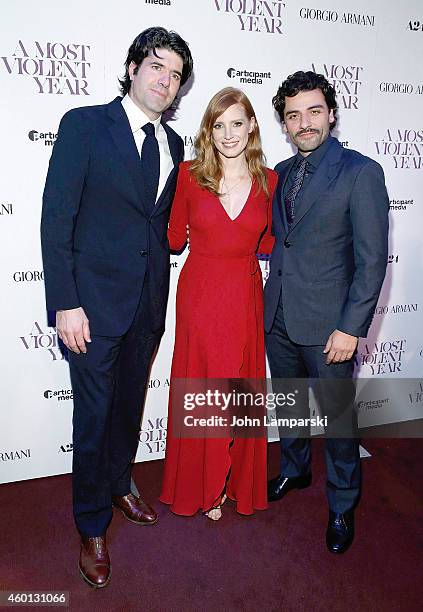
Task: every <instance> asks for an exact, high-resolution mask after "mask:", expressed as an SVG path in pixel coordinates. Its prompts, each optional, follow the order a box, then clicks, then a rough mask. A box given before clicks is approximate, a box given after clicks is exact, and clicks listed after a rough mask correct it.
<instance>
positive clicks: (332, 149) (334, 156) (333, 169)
mask: <svg viewBox="0 0 423 612" xmlns="http://www.w3.org/2000/svg"><path fill="white" fill-rule="evenodd" d="M342 151H343V148H342V145H341V144H340V143H339V142H338V140H336V138H332V139H331V144H330V146H329V148H328V150H327V152H326V155H325V156H324V157H323V159H322V161H321V162H320V164H319V167H318V168H317V170H316V172H315V173H314V174H313V176H312V178H311V180H310V182H309V184H308V185H307V187H306V189H305V191H304V193H303V194H302V197H301V198H300V201H299V202H298V208H297V207H296V208H295V215H294V222H293V224H292V226H291V230H290V231H291V232H292V230H293V229H294V228H295V226H296V225H298V223H300V222H301V219H302V218H303V217H304V216H305V215H306V214H307V213H308V212H309V211H310V209H311V208H312V207H313V206H314V204H315V203H316V202H317V201H318V200H319V199H320V196H321V195H322V193H323V192H324V191H326V189H327V188H328V187H329V185H330V183H331V182H332V181H333V179H334V178H335V177H336V175H337V174H338V169H339V164H340V162H341V155H342Z"/></svg>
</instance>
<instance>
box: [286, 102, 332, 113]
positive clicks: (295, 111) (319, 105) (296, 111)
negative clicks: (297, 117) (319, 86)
mask: <svg viewBox="0 0 423 612" xmlns="http://www.w3.org/2000/svg"><path fill="white" fill-rule="evenodd" d="M314 108H324V106H323V104H313V106H309V107H308V108H307V109H306V110H313V109H314ZM299 112H300V111H298V110H290V111H287V112H286V114H287V115H290V114H291V113H299Z"/></svg>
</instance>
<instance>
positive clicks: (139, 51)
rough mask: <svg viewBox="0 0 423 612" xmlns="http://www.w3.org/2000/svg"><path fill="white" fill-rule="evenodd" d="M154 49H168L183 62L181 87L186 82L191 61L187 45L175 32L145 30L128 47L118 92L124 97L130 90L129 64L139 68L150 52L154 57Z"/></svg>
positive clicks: (162, 29)
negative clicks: (123, 74)
mask: <svg viewBox="0 0 423 612" xmlns="http://www.w3.org/2000/svg"><path fill="white" fill-rule="evenodd" d="M156 49H168V50H169V51H174V52H175V53H177V54H178V55H179V56H180V58H181V59H182V62H183V67H182V78H181V85H183V84H184V83H186V82H187V80H188V79H189V77H190V76H191V73H192V68H193V61H192V56H191V51H190V50H189V47H188V43H186V42H185V40H184V39H183V38H181V37H180V36H179V34H177V33H176V32H173V31H168V30H166V29H165V28H160V27H153V28H147V29H146V30H144V31H143V32H141V34H138V36H137V37H136V38H135V40H134V42H133V43H132V45H131V46H130V47H129V50H128V56H127V58H126V61H125V76H124V77H123V79H119V83H120V91H121V93H122V95H123V96H124V95H126V94H127V93H128V92H129V90H130V88H131V79H130V78H129V73H128V68H129V65H130V63H131V62H134V63H135V64H136V65H137V66H139V65H140V64H141V63H142V61H143V59H144V58H145V57H147V55H148V54H149V52H150V51H152V52H153V53H154V55H156V52H155V50H156Z"/></svg>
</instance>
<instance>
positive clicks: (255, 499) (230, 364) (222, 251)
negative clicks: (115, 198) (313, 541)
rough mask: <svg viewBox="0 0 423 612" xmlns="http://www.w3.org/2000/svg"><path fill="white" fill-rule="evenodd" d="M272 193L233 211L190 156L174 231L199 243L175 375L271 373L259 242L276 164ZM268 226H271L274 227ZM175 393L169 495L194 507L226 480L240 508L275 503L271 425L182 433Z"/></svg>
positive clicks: (176, 240)
mask: <svg viewBox="0 0 423 612" xmlns="http://www.w3.org/2000/svg"><path fill="white" fill-rule="evenodd" d="M267 176H268V183H269V190H270V199H269V200H267V199H266V197H265V195H264V194H263V192H262V191H260V193H259V194H257V184H256V183H255V182H253V184H252V186H251V190H250V193H249V196H248V198H247V200H246V203H245V205H244V207H243V209H242V211H241V212H240V213H239V215H238V216H237V217H236V218H235V219H234V220H231V219H230V217H229V216H228V214H227V213H226V211H225V209H224V208H223V206H222V204H221V202H220V200H219V198H218V197H217V196H215V195H213V194H212V193H210V192H209V191H207V190H205V189H202V188H200V187H199V186H198V184H197V183H196V181H195V180H194V179H193V178H192V177H191V175H190V173H189V162H184V163H182V164H181V166H180V169H179V176H178V184H177V190H176V196H175V200H174V203H173V206H172V213H171V217H170V223H169V230H168V237H169V243H170V248H171V249H173V250H178V249H180V248H182V247H183V245H184V244H185V242H186V239H187V230H186V226H187V225H189V240H190V253H189V255H188V258H187V260H186V262H185V265H184V267H183V268H182V270H181V273H180V276H179V282H178V290H177V297H176V334H175V348H174V353H173V361H172V372H171V384H170V398H172V379H175V378H179V379H180V378H188V379H189V378H191V379H193V378H195V379H196V378H202V379H210V378H250V379H257V378H258V379H260V378H261V379H264V378H265V354H264V331H263V288H262V276H261V271H260V267H259V264H258V261H257V257H256V255H255V253H256V252H260V253H268V252H270V250H271V248H272V245H273V237H272V236H271V233H270V226H271V203H272V196H273V192H274V189H275V187H276V182H277V175H276V173H275V172H273V171H272V170H268V171H267ZM266 228H267V229H266ZM171 411H172V400H171V399H170V401H169V419H168V437H167V445H166V459H165V470H164V481H163V487H162V493H161V496H160V500H161V501H162V502H164V503H166V504H170V509H171V510H172V511H173V512H175V513H176V514H181V515H186V516H190V515H193V514H195V513H196V512H197V511H198V510H200V509H201V510H203V511H207V510H209V509H210V508H211V507H213V506H214V505H216V503H217V502H218V500H219V498H220V495H221V493H222V491H223V490H224V489H225V486H226V493H227V495H228V497H229V498H231V499H233V500H235V501H236V503H237V511H238V512H240V513H241V514H251V513H253V512H254V510H264V509H266V508H267V491H266V479H267V474H266V471H267V470H266V448H267V443H266V442H267V441H266V437H265V433H264V434H263V435H262V436H260V437H255V438H238V437H236V438H235V439H234V440H232V439H231V438H218V439H216V438H206V437H205V438H201V439H188V438H180V437H178V436H176V435H174V428H173V424H172V414H171Z"/></svg>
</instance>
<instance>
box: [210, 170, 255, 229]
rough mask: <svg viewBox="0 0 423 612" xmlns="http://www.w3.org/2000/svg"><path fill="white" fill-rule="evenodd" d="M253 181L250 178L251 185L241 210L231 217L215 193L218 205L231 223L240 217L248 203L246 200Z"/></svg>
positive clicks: (249, 194)
mask: <svg viewBox="0 0 423 612" xmlns="http://www.w3.org/2000/svg"><path fill="white" fill-rule="evenodd" d="M253 183H254V181H253V180H251V185H250V190H249V192H248V195H247V199H246V200H245V202H244V205H243V207H242V208H241V210H240V211H239V213H238V214H237V216H236V217H234V218H233V219H232V218H231V217H230V216H229V214H228V211H227V210H226V208H225V207H224V206H223V204H222V202H221V201H220V198H219V196H218V195H216V199H217V201H218V202H219V205H220V207H221V208H222V210H223V212H224V213H225V215H226V216H227V218H228V219H229V221H231V222H232V223H234V222H235V221H237V219H239V218H240V216H241V215H242V213H243V212H244V209H245V208H246V206H247V204H248V200H249V199H250V196H251V193H252V191H253Z"/></svg>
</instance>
